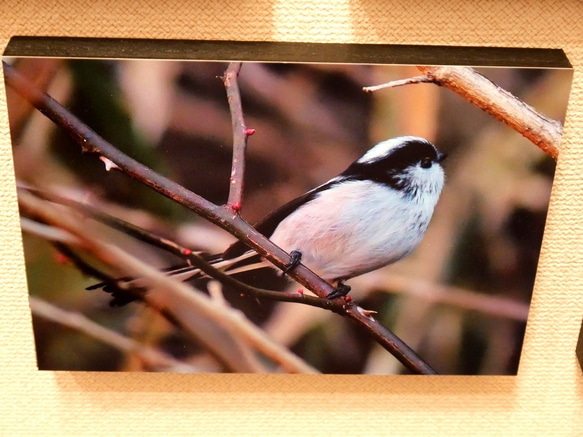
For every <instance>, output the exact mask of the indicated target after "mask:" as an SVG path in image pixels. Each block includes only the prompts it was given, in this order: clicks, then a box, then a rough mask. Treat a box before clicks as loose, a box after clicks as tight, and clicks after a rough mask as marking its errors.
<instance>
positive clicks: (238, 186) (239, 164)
mask: <svg viewBox="0 0 583 437" xmlns="http://www.w3.org/2000/svg"><path fill="white" fill-rule="evenodd" d="M239 71H241V62H231V63H230V64H229V66H228V68H227V69H226V71H225V74H224V76H223V83H224V84H225V90H226V92H227V100H228V102H229V109H230V111H231V123H232V125H233V162H232V165H231V178H230V180H229V181H230V186H229V200H228V201H227V205H228V206H229V207H231V209H232V210H233V211H234V212H236V213H238V212H239V211H240V210H241V199H242V197H243V185H244V184H243V181H244V177H245V152H246V149H247V139H248V137H249V136H250V135H253V133H255V131H254V130H253V129H247V127H246V126H245V120H244V118H243V105H242V103H241V93H240V92H239V81H238V80H237V78H238V76H239Z"/></svg>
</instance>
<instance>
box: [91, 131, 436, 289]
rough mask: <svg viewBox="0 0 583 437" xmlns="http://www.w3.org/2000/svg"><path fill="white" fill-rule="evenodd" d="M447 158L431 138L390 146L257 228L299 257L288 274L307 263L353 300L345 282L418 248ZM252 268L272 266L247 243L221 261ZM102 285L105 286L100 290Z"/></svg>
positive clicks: (231, 268) (235, 268) (184, 275)
mask: <svg viewBox="0 0 583 437" xmlns="http://www.w3.org/2000/svg"><path fill="white" fill-rule="evenodd" d="M445 157H446V155H445V154H444V153H440V152H439V151H438V150H437V149H436V148H435V146H434V145H433V144H432V143H430V142H429V141H427V140H425V139H423V138H419V137H412V136H404V137H397V138H392V139H389V140H386V141H382V142H380V143H378V144H377V145H376V146H374V147H373V148H372V149H370V150H369V151H368V152H366V153H365V154H364V155H363V156H362V157H361V158H359V159H357V160H356V161H354V162H353V163H352V164H351V165H350V166H349V167H348V168H347V169H346V170H345V171H343V172H342V173H340V175H338V176H336V177H334V178H332V179H330V180H329V181H328V182H326V183H324V184H322V185H320V186H318V187H316V188H314V189H312V190H310V191H308V192H307V193H305V194H303V195H301V196H299V197H297V198H296V199H294V200H292V201H290V202H288V203H286V204H285V205H283V206H282V207H280V208H278V209H276V210H275V211H274V212H272V213H271V214H269V215H268V216H267V217H265V218H264V219H263V220H262V221H260V222H259V223H258V224H257V225H256V229H257V230H258V231H259V232H261V233H262V234H263V235H265V236H267V237H269V238H270V240H271V241H273V242H274V243H275V244H277V245H278V246H279V247H281V248H282V249H283V250H285V251H287V252H288V253H290V254H291V256H292V263H291V264H290V265H289V266H288V270H289V269H292V268H293V267H294V266H295V265H297V264H298V263H299V262H301V263H302V264H304V265H305V266H306V267H308V268H309V269H311V270H312V271H314V272H315V273H317V274H318V275H319V276H321V277H322V278H323V279H325V280H327V281H329V282H330V283H332V284H334V285H336V286H337V289H336V291H335V292H333V293H332V294H331V295H330V296H329V297H338V296H342V295H345V294H346V293H347V292H348V291H349V290H350V287H348V286H346V285H344V281H346V280H347V279H350V278H353V277H355V276H358V275H362V274H363V273H367V272H370V271H372V270H376V269H378V268H380V267H383V266H386V265H388V264H392V263H394V262H396V261H398V260H400V259H401V258H403V257H404V256H406V255H408V254H410V253H411V252H412V251H413V250H414V249H415V248H416V247H417V245H418V244H419V242H420V241H421V239H422V238H423V235H424V234H425V231H426V229H427V226H428V224H429V221H430V220H431V216H432V215H433V210H434V208H435V205H436V203H437V201H438V199H439V195H440V193H441V190H442V188H443V184H444V171H443V168H442V166H441V164H440V163H441V161H443V159H445ZM253 262H255V263H253ZM241 264H245V266H244V267H241ZM250 264H252V267H251V268H256V267H265V266H267V264H266V263H263V262H261V260H260V258H259V256H258V255H257V254H256V253H255V252H253V251H250V250H249V248H248V247H247V246H246V245H245V244H243V243H242V242H236V243H235V244H233V245H231V246H230V247H229V248H228V249H227V250H226V251H225V252H224V253H223V254H222V255H221V256H217V257H216V261H215V265H216V266H218V267H220V268H221V269H224V270H225V271H226V272H227V273H236V272H241V271H246V270H249V269H250V266H249V265H250ZM168 273H169V274H170V275H173V276H176V277H177V278H180V279H182V280H188V279H191V278H193V277H195V276H196V275H197V274H199V273H200V271H198V270H197V269H195V268H193V267H190V266H189V267H184V268H180V269H176V270H173V271H169V272H168ZM99 285H102V286H104V285H105V284H98V285H97V286H95V287H92V288H97V287H98V286H99ZM104 289H105V290H106V291H107V285H105V287H104Z"/></svg>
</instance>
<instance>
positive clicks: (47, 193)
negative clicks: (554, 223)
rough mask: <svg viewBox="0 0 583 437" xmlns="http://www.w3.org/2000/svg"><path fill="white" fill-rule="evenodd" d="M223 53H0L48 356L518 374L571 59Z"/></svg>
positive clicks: (132, 367)
mask: <svg viewBox="0 0 583 437" xmlns="http://www.w3.org/2000/svg"><path fill="white" fill-rule="evenodd" d="M70 44H72V45H73V46H74V45H75V41H74V40H73V41H72V42H70ZM136 44H139V43H136ZM225 46H226V47H227V48H228V47H229V46H228V43H225ZM193 47H196V43H193ZM232 52H233V50H232V49H231V51H230V52H229V53H230V54H229V55H228V57H227V55H223V56H217V57H216V58H212V57H208V56H206V57H204V58H201V57H198V58H197V57H196V56H193V57H192V58H190V59H189V57H188V56H184V57H183V59H163V57H156V56H154V55H152V56H149V57H148V56H145V57H139V58H138V57H135V58H132V57H131V56H128V55H127V52H123V53H124V54H125V55H124V54H119V55H118V56H115V53H112V54H111V55H109V56H102V55H99V56H98V55H95V56H91V53H89V54H87V55H86V56H62V55H61V56H50V55H48V54H45V55H42V56H31V55H29V54H27V55H22V56H19V55H18V54H15V53H10V54H8V55H5V56H4V58H3V67H4V77H5V84H6V95H7V105H8V111H9V120H10V133H11V139H12V146H13V156H14V168H15V176H16V189H17V194H18V200H19V208H20V216H21V227H22V241H23V247H24V256H25V263H26V275H27V280H28V288H29V293H30V306H31V312H32V320H33V327H34V336H35V342H36V351H37V359H38V367H39V369H41V370H92V371H160V372H186V373H225V372H231V373H326V374H449V375H514V374H516V372H517V370H518V366H519V363H520V354H521V349H522V341H523V336H524V332H525V327H526V323H527V318H528V312H529V305H530V301H531V296H532V292H533V286H534V283H535V279H536V272H537V264H538V259H539V254H540V250H541V245H542V244H543V234H544V228H545V222H546V216H547V211H548V207H549V199H550V195H551V189H552V185H553V177H554V172H555V165H556V160H557V158H558V156H559V151H560V142H561V133H562V124H563V122H564V117H565V113H566V108H567V101H568V96H569V90H570V85H571V79H572V69H571V68H569V67H568V63H565V64H562V65H559V66H557V67H556V68H551V67H549V66H547V65H545V66H540V65H537V64H536V62H535V63H533V65H528V66H525V65H520V66H516V65H513V62H512V57H511V56H507V58H508V59H507V65H500V64H501V62H500V60H498V61H497V63H496V65H495V66H488V63H487V62H481V63H479V64H472V63H470V62H469V61H468V60H467V59H470V61H471V57H470V58H467V59H466V60H465V61H464V62H456V61H455V59H452V60H451V62H447V60H448V58H447V51H445V52H444V53H445V54H444V56H445V57H444V62H441V63H440V64H439V65H435V64H433V63H430V62H426V63H424V62H415V63H412V62H405V61H404V62H395V60H394V59H388V60H385V59H382V57H374V58H371V59H370V60H369V61H368V62H366V59H364V60H363V59H362V56H361V57H360V58H358V59H357V62H350V59H348V60H347V61H343V62H331V61H330V60H329V58H327V56H326V55H322V59H314V57H316V58H317V57H318V53H319V52H318V50H312V49H311V51H310V53H311V54H312V56H311V57H310V59H308V60H306V59H302V58H301V56H298V59H292V60H290V59H288V58H286V59H284V60H283V61H278V60H277V59H272V58H269V59H265V58H263V59H262V58H261V56H257V55H256V56H255V57H257V59H253V58H254V54H253V52H250V53H249V52H245V53H244V54H243V53H242V54H241V56H236V55H235V54H233V53H232ZM235 52H236V51H235ZM274 53H275V54H276V55H275V56H276V57H277V53H278V51H277V46H276V49H275V50H274ZM324 53H326V51H324ZM477 53H480V52H479V50H477ZM555 54H556V53H555ZM124 56H125V57H124ZM541 59H544V53H543V54H542V56H541ZM502 64H503V63H502Z"/></svg>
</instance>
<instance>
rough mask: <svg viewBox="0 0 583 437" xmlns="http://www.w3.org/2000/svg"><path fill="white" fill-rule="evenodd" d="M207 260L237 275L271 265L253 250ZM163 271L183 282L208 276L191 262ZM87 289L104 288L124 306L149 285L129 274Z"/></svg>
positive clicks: (114, 304) (222, 269)
mask: <svg viewBox="0 0 583 437" xmlns="http://www.w3.org/2000/svg"><path fill="white" fill-rule="evenodd" d="M205 261H207V262H209V263H210V264H211V265H212V266H213V267H215V268H217V269H219V270H221V271H223V272H224V273H226V274H228V275H235V274H239V273H244V272H248V271H251V270H257V269H260V268H266V267H269V266H270V265H269V264H268V263H266V262H265V261H263V260H262V259H261V258H260V257H259V255H257V253H255V252H253V251H248V252H245V253H244V254H242V255H239V256H238V257H235V258H231V259H223V257H222V256H221V254H217V255H209V256H206V257H205ZM162 271H163V272H164V273H165V274H166V275H167V276H169V277H172V278H175V279H176V280H179V281H182V282H186V281H193V280H196V279H201V278H205V277H208V276H207V275H206V274H205V273H204V272H203V271H201V270H200V269H199V268H197V267H194V266H192V265H189V264H182V265H179V266H171V267H167V268H165V269H163V270H162ZM86 290H102V291H105V292H106V293H110V294H111V295H112V297H113V299H112V301H111V302H110V305H111V306H114V307H117V306H123V305H125V304H127V303H129V302H133V301H136V300H141V298H142V296H143V294H144V293H146V291H147V287H146V284H145V281H143V280H142V279H140V278H133V277H129V276H127V277H122V278H115V279H108V280H106V281H102V282H99V283H97V284H93V285H90V286H89V287H87V288H86Z"/></svg>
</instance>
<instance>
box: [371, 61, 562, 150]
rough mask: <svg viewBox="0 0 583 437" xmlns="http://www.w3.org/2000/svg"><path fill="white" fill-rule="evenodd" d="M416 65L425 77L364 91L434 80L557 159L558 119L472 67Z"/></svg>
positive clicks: (558, 141) (559, 133) (559, 129)
mask: <svg viewBox="0 0 583 437" xmlns="http://www.w3.org/2000/svg"><path fill="white" fill-rule="evenodd" d="M417 68H418V69H419V71H421V72H422V73H424V75H423V76H415V77H412V78H410V79H402V80H397V81H392V82H388V83H386V84H381V85H375V86H370V87H365V88H364V90H365V91H369V92H370V91H377V90H379V89H383V88H391V87H396V86H402V85H408V84H416V83H435V84H436V85H440V86H444V87H446V88H448V89H450V90H451V91H454V92H455V93H457V94H459V95H460V96H462V97H463V98H464V99H466V100H467V101H468V102H469V103H471V104H473V105H475V106H477V107H478V108H480V109H482V110H483V111H485V112H487V113H488V114H490V115H492V116H493V117H494V118H496V119H497V120H499V121H501V122H502V123H504V124H506V125H508V126H510V127H511V128H512V129H514V130H515V131H517V132H518V133H520V134H521V135H522V136H524V137H525V138H527V139H528V140H529V141H531V142H532V143H533V144H535V145H536V146H537V147H539V148H540V149H541V150H542V151H543V152H545V153H546V154H547V155H549V156H551V157H552V158H553V159H554V160H556V159H557V158H558V156H559V150H560V146H561V136H562V134H563V126H562V125H561V123H559V122H558V121H556V120H552V119H550V118H548V117H546V116H544V115H542V114H541V113H539V112H538V111H536V110H535V109H534V108H532V107H531V106H529V105H527V104H526V103H524V102H523V101H522V100H520V99H519V98H517V97H516V96H514V95H512V94H511V93H510V92H508V91H506V90H504V89H502V88H500V87H499V86H498V85H496V84H495V83H493V82H492V81H490V80H489V79H487V78H486V77H484V76H482V75H481V74H480V73H478V72H477V71H475V70H474V69H473V68H470V67H431V66H418V67H417Z"/></svg>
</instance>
